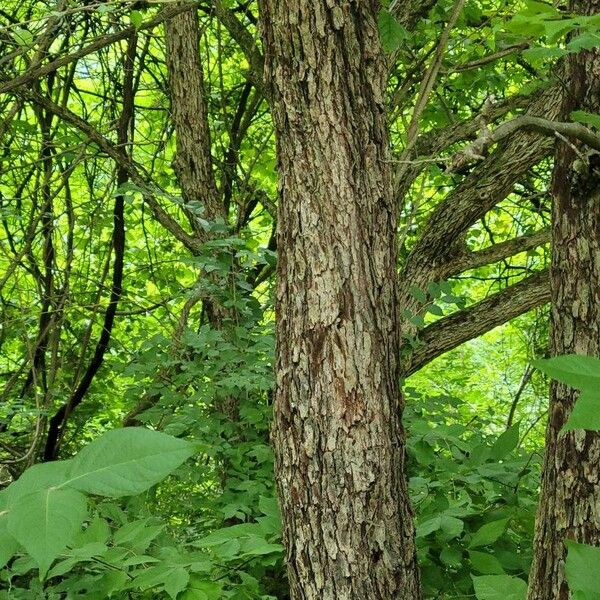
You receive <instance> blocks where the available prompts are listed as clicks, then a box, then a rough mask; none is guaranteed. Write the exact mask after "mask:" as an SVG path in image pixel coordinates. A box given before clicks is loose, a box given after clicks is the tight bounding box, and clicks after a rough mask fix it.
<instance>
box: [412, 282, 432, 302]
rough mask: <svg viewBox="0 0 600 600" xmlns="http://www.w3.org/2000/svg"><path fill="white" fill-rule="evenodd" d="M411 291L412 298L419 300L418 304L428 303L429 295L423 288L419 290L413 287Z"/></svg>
mask: <svg viewBox="0 0 600 600" xmlns="http://www.w3.org/2000/svg"><path fill="white" fill-rule="evenodd" d="M409 291H410V294H411V296H412V297H413V298H414V299H415V300H417V302H420V303H421V304H425V302H427V300H428V297H427V294H426V293H425V292H424V291H423V290H422V289H421V288H418V287H417V286H416V285H411V286H410V289H409Z"/></svg>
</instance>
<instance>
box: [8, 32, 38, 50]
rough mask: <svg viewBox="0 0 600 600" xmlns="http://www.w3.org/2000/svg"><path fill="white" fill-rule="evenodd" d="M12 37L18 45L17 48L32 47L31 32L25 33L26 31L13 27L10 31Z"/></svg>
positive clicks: (32, 38)
mask: <svg viewBox="0 0 600 600" xmlns="http://www.w3.org/2000/svg"><path fill="white" fill-rule="evenodd" d="M12 36H13V38H14V40H15V42H17V44H19V46H26V47H27V46H31V45H33V40H34V37H33V33H31V31H27V29H23V28H22V27H15V28H13V30H12Z"/></svg>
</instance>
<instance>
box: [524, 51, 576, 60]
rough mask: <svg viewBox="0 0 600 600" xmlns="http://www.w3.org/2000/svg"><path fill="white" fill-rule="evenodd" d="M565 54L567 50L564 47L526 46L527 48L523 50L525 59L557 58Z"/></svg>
mask: <svg viewBox="0 0 600 600" xmlns="http://www.w3.org/2000/svg"><path fill="white" fill-rule="evenodd" d="M565 54H567V51H566V50H565V49H564V48H527V50H523V58H526V59H527V60H543V59H546V58H558V57H559V56H564V55H565Z"/></svg>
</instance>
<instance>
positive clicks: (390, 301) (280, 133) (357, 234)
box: [260, 0, 420, 600]
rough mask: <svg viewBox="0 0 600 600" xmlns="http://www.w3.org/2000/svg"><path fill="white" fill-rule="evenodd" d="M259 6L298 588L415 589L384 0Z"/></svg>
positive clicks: (305, 594)
mask: <svg viewBox="0 0 600 600" xmlns="http://www.w3.org/2000/svg"><path fill="white" fill-rule="evenodd" d="M260 8H261V18H262V28H263V40H264V48H265V54H266V65H265V68H266V79H267V86H268V88H269V92H270V94H271V104H272V110H273V115H274V120H275V128H276V134H277V152H278V168H279V186H280V199H279V215H278V224H279V232H278V254H279V258H278V294H277V314H278V321H277V336H278V349H277V392H276V400H275V417H274V419H275V420H274V429H273V438H274V443H275V452H276V470H277V473H276V477H277V485H278V489H279V497H280V501H281V508H282V513H283V522H284V536H285V543H286V548H287V560H288V573H289V578H290V586H291V594H292V598H293V599H295V600H299V599H303V600H306V599H308V600H312V599H315V600H317V599H318V600H346V599H356V600H365V599H367V598H368V599H369V600H377V599H386V600H387V599H389V600H391V599H394V600H399V599H407V600H408V599H410V600H415V599H418V598H419V596H420V592H419V580H418V574H417V569H416V557H415V547H414V541H413V537H414V532H413V515H412V511H411V508H410V503H409V498H408V493H407V486H406V479H405V473H404V471H405V469H404V454H405V449H404V432H403V429H402V425H401V410H402V402H401V396H400V393H399V387H398V384H399V382H398V346H399V343H398V317H397V290H396V244H397V241H396V223H397V209H396V206H395V202H394V200H393V197H392V193H391V177H390V168H389V160H388V159H389V153H388V134H387V129H386V115H385V110H384V92H385V85H386V72H385V65H384V60H383V56H382V52H381V48H380V43H379V36H378V30H377V14H378V8H379V3H378V2H377V1H375V0H367V1H365V2H360V3H355V2H353V3H346V2H338V1H334V2H331V1H325V0H318V1H312V2H309V1H308V0H290V1H288V2H281V1H280V0H263V1H262V2H261V4H260Z"/></svg>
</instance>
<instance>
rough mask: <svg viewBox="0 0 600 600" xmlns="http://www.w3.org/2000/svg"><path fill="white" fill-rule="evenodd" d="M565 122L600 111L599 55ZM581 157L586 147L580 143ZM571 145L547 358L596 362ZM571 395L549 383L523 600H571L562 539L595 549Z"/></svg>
mask: <svg viewBox="0 0 600 600" xmlns="http://www.w3.org/2000/svg"><path fill="white" fill-rule="evenodd" d="M571 8H572V9H573V10H574V12H576V13H583V14H588V15H589V14H594V13H598V12H600V2H599V1H598V0H591V1H587V2H575V3H574V5H572V6H571ZM567 85H568V92H569V94H568V96H567V100H566V101H565V104H564V105H563V118H568V115H569V114H570V113H571V111H572V110H574V109H581V110H584V111H587V112H591V113H597V112H599V111H600V51H598V50H597V49H595V50H591V51H584V52H582V53H579V54H576V55H572V56H570V57H569V61H568V72H567ZM579 146H580V149H579V153H581V154H583V155H585V154H586V148H585V146H582V145H581V144H580V145H579ZM577 158H578V157H577V154H576V152H575V151H574V149H573V145H572V144H566V143H559V144H558V147H557V151H556V162H555V168H554V176H553V183H552V192H553V209H552V218H553V229H552V267H551V277H550V279H551V290H552V312H551V334H550V345H551V353H552V355H554V356H556V355H561V354H571V353H575V354H587V355H591V356H597V357H598V356H600V163H599V161H598V159H597V155H595V156H594V155H592V156H591V157H590V160H589V162H588V164H584V165H582V167H581V168H579V169H577V170H576V169H574V168H573V163H574V161H575V160H576V159H577ZM576 397H577V392H575V391H574V390H573V389H571V388H569V387H567V386H565V385H562V384H557V383H556V382H555V383H553V384H552V387H551V390H550V407H549V419H548V428H547V431H546V455H545V460H544V467H543V472H542V490H541V495H540V504H539V510H538V517H537V523H536V533H535V542H534V560H533V565H532V568H531V574H530V578H529V594H528V599H529V600H567V599H568V598H571V593H570V591H569V589H568V585H567V582H566V580H565V558H566V548H565V545H564V542H565V540H575V541H576V542H580V543H587V544H592V545H596V546H598V545H600V512H599V510H598V507H599V506H600V470H599V468H598V465H600V434H599V433H597V432H591V431H583V430H576V431H570V432H568V433H565V434H563V435H561V434H560V430H561V428H562V426H563V425H564V423H565V422H566V420H567V418H568V416H569V414H570V412H571V410H572V409H573V405H574V402H575V400H576Z"/></svg>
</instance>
